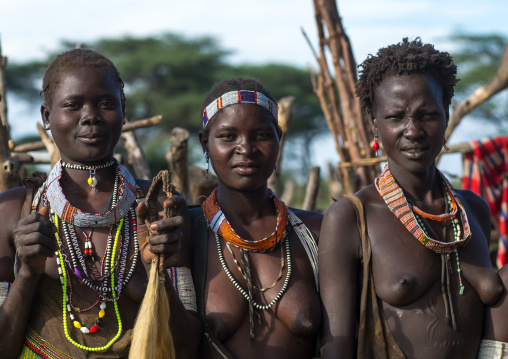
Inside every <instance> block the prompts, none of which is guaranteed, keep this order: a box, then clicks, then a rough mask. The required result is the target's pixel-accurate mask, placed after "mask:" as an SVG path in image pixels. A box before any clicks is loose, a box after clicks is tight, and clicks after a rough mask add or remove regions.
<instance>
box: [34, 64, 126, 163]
mask: <svg viewBox="0 0 508 359" xmlns="http://www.w3.org/2000/svg"><path fill="white" fill-rule="evenodd" d="M41 114H42V119H43V121H44V123H45V124H49V125H50V128H51V133H52V135H53V139H54V141H55V143H56V145H57V146H58V148H59V150H60V154H61V156H62V159H63V160H64V161H66V162H71V163H85V164H86V163H96V162H103V161H105V160H109V159H111V158H112V156H113V152H114V150H115V146H116V144H117V142H118V140H119V139H120V134H121V132H122V125H123V117H124V115H123V110H122V102H121V97H120V89H119V88H118V85H117V83H116V82H115V81H114V79H113V78H112V77H111V75H109V74H107V73H105V72H104V71H101V70H99V69H92V68H82V69H72V70H68V71H67V72H65V73H63V74H62V75H61V77H60V82H59V83H58V85H57V88H56V89H55V90H54V91H53V97H52V105H51V107H48V106H47V105H46V104H43V105H42V106H41Z"/></svg>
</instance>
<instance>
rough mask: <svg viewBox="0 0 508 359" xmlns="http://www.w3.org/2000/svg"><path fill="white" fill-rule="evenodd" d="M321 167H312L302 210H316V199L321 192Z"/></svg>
mask: <svg viewBox="0 0 508 359" xmlns="http://www.w3.org/2000/svg"><path fill="white" fill-rule="evenodd" d="M319 172H320V169H319V167H311V168H310V170H309V178H308V180H307V188H306V189H305V199H304V200H303V205H302V209H304V210H307V211H313V210H315V209H316V199H317V195H318V192H319V184H320V183H319V182H320V177H319Z"/></svg>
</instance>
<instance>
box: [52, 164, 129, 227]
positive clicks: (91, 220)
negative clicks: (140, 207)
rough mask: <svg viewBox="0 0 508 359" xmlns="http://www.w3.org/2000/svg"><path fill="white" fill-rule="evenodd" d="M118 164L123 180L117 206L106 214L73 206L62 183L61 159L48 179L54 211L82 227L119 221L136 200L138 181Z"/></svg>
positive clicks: (106, 225)
mask: <svg viewBox="0 0 508 359" xmlns="http://www.w3.org/2000/svg"><path fill="white" fill-rule="evenodd" d="M117 166H118V169H119V170H120V177H121V180H122V181H121V184H120V186H119V189H118V200H117V202H116V204H115V206H111V209H110V210H109V211H107V212H106V213H104V214H99V213H86V212H83V211H81V210H80V209H79V208H76V207H74V206H72V205H71V204H70V203H69V201H68V200H67V198H66V197H65V194H64V193H63V190H62V186H61V185H60V178H61V177H62V166H61V160H59V161H58V162H57V163H56V164H55V167H53V170H52V171H51V172H50V174H49V176H48V179H47V183H48V185H47V190H46V194H47V199H48V201H49V203H50V205H51V208H52V209H53V211H55V213H56V214H57V215H58V217H60V218H61V219H62V221H64V222H66V223H70V224H74V225H77V226H80V227H108V226H110V225H112V224H116V223H118V221H119V220H120V218H123V217H125V216H126V215H127V213H128V212H129V209H130V208H131V206H132V204H133V203H134V201H135V200H136V181H135V180H134V178H133V177H132V175H131V174H130V173H129V172H128V171H127V170H126V169H125V167H123V166H122V165H121V164H120V163H118V162H117Z"/></svg>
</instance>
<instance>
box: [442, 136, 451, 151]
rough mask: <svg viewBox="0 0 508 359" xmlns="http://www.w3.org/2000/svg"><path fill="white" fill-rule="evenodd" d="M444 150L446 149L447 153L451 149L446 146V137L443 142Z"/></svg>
mask: <svg viewBox="0 0 508 359" xmlns="http://www.w3.org/2000/svg"><path fill="white" fill-rule="evenodd" d="M443 148H444V149H445V151H450V148H449V147H448V146H447V145H446V137H445V138H444V140H443Z"/></svg>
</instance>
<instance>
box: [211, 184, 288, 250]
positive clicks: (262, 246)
mask: <svg viewBox="0 0 508 359" xmlns="http://www.w3.org/2000/svg"><path fill="white" fill-rule="evenodd" d="M217 190H218V188H216V189H215V190H214V191H213V192H212V194H210V196H209V197H208V198H207V199H206V200H205V201H204V202H203V213H204V215H205V218H206V221H207V222H208V226H209V227H210V229H211V230H212V231H214V232H215V233H216V234H218V235H219V236H221V237H222V238H223V239H224V240H225V241H226V242H227V243H229V244H231V245H233V246H235V247H238V248H241V249H244V250H246V251H249V252H267V251H270V250H271V249H272V248H273V247H274V246H276V245H277V244H279V243H280V242H281V241H282V240H283V239H284V237H285V231H286V227H287V224H288V222H289V215H288V208H287V206H286V205H285V204H284V202H282V201H281V200H280V199H279V198H278V197H277V196H276V195H275V194H274V193H273V192H272V191H271V190H270V189H268V191H269V193H270V197H272V198H273V201H274V203H275V208H276V209H277V225H276V227H275V231H274V232H273V233H272V234H271V235H269V236H268V237H266V238H263V239H260V240H255V241H249V240H246V239H243V238H241V237H240V236H239V235H238V234H236V232H235V230H234V229H233V228H232V227H231V224H229V222H228V220H227V218H226V216H225V215H224V212H222V210H221V209H220V207H219V204H218V203H217Z"/></svg>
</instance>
